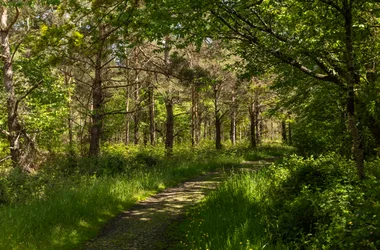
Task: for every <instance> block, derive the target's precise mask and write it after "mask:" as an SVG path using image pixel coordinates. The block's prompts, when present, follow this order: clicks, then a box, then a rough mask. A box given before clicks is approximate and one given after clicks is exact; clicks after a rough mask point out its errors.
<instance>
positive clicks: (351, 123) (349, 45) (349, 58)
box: [343, 0, 365, 179]
mask: <svg viewBox="0 0 380 250" xmlns="http://www.w3.org/2000/svg"><path fill="white" fill-rule="evenodd" d="M343 13H344V20H345V33H346V37H345V43H346V64H347V72H348V74H347V114H348V117H347V119H348V121H347V123H348V129H349V131H350V133H351V137H352V153H353V156H354V159H355V162H356V168H357V171H358V176H359V178H360V179H364V178H365V172H364V150H363V142H362V138H361V135H360V131H359V129H358V127H357V125H356V123H357V119H356V115H355V85H359V84H360V76H359V75H358V74H357V72H358V71H359V70H357V69H356V65H355V55H354V47H353V42H352V40H353V31H352V25H353V17H352V2H351V1H349V0H344V1H343Z"/></svg>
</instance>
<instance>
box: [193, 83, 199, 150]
mask: <svg viewBox="0 0 380 250" xmlns="http://www.w3.org/2000/svg"><path fill="white" fill-rule="evenodd" d="M198 99H199V96H198V92H197V89H196V86H195V85H193V86H192V87H191V145H192V146H193V147H194V146H196V145H197V144H198V143H199V129H200V128H199V113H198Z"/></svg>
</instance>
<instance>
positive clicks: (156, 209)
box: [86, 172, 224, 249]
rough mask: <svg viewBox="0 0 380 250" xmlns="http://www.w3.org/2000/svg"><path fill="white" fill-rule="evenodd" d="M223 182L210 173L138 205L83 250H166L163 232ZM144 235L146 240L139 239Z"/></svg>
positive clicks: (217, 174) (220, 177) (215, 173)
mask: <svg viewBox="0 0 380 250" xmlns="http://www.w3.org/2000/svg"><path fill="white" fill-rule="evenodd" d="M223 179H224V178H223V174H222V173H220V172H213V173H210V174H207V175H204V176H201V177H198V178H196V179H194V180H191V181H188V182H185V183H183V184H182V185H180V186H177V187H173V188H168V189H167V190H165V191H164V192H162V193H159V194H156V195H154V196H152V197H149V198H148V199H146V200H144V201H142V202H139V203H138V204H136V205H135V206H134V207H132V208H131V209H130V210H128V211H126V212H124V213H122V214H121V215H119V216H118V217H117V218H116V219H114V220H113V221H111V222H110V223H109V224H108V225H107V226H106V227H105V229H104V230H103V231H102V232H101V233H100V235H99V237H98V238H96V239H94V240H93V241H91V242H89V243H88V244H87V246H86V249H104V248H107V249H165V247H164V246H168V244H171V243H170V242H166V240H165V234H166V233H167V232H166V229H167V228H168V227H169V226H170V225H171V224H172V223H173V222H174V221H176V220H179V219H180V218H181V216H182V215H183V212H184V208H185V207H188V206H190V205H193V204H195V203H196V202H197V201H199V200H201V199H202V198H203V197H204V195H205V194H206V193H208V192H209V191H211V190H214V189H215V188H216V187H217V185H218V184H219V183H220V182H221V181H222V180H223ZM145 232H149V235H151V236H149V235H148V236H147V237H148V238H150V239H149V240H146V239H145V238H141V235H144V234H145ZM115 239H117V240H115ZM157 239H158V241H157ZM157 242H160V244H161V246H156V245H154V244H156V243H157Z"/></svg>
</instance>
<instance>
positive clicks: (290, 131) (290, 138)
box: [288, 121, 293, 146]
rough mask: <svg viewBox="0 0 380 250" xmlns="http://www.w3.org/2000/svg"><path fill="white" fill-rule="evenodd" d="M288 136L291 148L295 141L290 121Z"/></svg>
mask: <svg viewBox="0 0 380 250" xmlns="http://www.w3.org/2000/svg"><path fill="white" fill-rule="evenodd" d="M288 134H289V145H290V146H291V145H292V144H293V139H292V124H291V123H290V121H289V122H288Z"/></svg>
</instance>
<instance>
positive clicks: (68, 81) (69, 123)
mask: <svg viewBox="0 0 380 250" xmlns="http://www.w3.org/2000/svg"><path fill="white" fill-rule="evenodd" d="M65 85H66V86H67V88H68V89H69V88H70V85H71V79H70V78H69V76H68V75H67V74H65ZM67 109H68V111H69V114H68V117H67V128H68V132H69V155H70V156H74V155H75V150H74V138H73V137H74V136H73V124H72V121H73V110H72V107H71V92H70V90H69V91H68V100H67Z"/></svg>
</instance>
